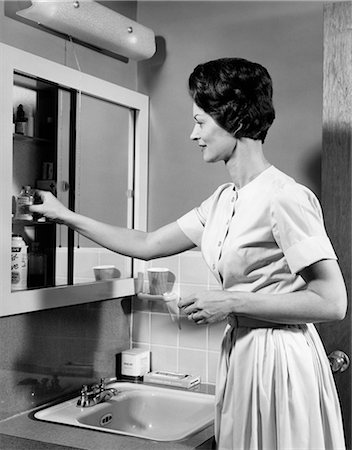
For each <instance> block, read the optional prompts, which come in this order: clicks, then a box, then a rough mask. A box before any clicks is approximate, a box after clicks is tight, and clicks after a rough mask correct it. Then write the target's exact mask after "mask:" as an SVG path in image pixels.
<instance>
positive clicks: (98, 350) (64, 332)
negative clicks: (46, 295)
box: [0, 1, 137, 419]
mask: <svg viewBox="0 0 352 450" xmlns="http://www.w3.org/2000/svg"><path fill="white" fill-rule="evenodd" d="M28 3H29V2H17V1H11V2H3V1H0V41H1V42H3V43H6V44H8V45H12V46H14V47H17V48H20V49H22V50H25V51H28V52H31V53H34V54H37V55H39V56H42V57H44V58H47V59H50V60H53V61H56V62H58V63H61V64H65V65H67V66H69V67H72V68H75V69H77V64H76V57H77V59H78V61H79V64H80V67H81V69H82V71H84V72H87V73H89V74H91V75H93V76H97V77H100V78H102V79H104V80H107V81H111V82H114V83H117V84H120V85H122V86H125V87H127V88H130V89H136V85H137V63H136V62H134V61H131V62H129V63H128V64H126V63H124V62H121V61H119V60H116V59H112V58H109V57H107V56H104V55H102V54H99V53H97V52H93V51H91V50H89V49H87V48H84V47H81V46H78V45H75V46H74V47H73V46H72V45H71V44H69V43H68V42H65V41H64V40H63V39H60V38H58V37H56V36H53V35H51V34H48V33H44V32H42V31H40V30H38V29H34V28H33V27H30V26H28V25H24V24H22V23H20V22H18V21H16V20H13V19H11V18H10V17H9V16H8V15H6V14H10V13H11V9H12V10H13V8H16V7H17V8H19V7H20V8H19V9H21V8H22V9H23V8H24V7H26V6H27V5H28ZM109 3H110V2H109ZM109 6H111V7H115V8H116V10H117V11H119V12H121V13H122V14H124V15H126V16H130V17H131V18H132V19H135V18H136V2H118V3H117V4H115V5H113V4H111V5H109ZM5 12H6V14H5ZM95 163H97V162H95ZM100 252H101V251H100ZM100 256H101V255H100ZM100 256H99V258H100ZM97 257H98V256H97ZM85 260H86V258H85ZM90 267H91V266H90ZM84 268H85V267H83V268H82V270H81V271H80V273H78V275H79V276H80V278H82V280H81V281H83V279H84V278H85V277H86V276H87V274H86V273H85V272H84V270H83V269H84ZM90 271H91V270H90ZM130 319H131V315H130V299H128V298H127V299H123V300H119V299H117V300H109V301H105V302H98V303H92V304H89V305H82V306H70V307H66V308H65V307H64V308H59V309H52V310H45V311H39V312H34V313H29V314H20V315H17V316H12V317H5V318H0V384H1V387H2V389H1V394H0V403H1V409H0V410H1V411H0V419H3V418H6V417H8V416H11V415H13V414H15V413H18V412H20V411H24V410H26V409H29V408H31V407H33V406H35V405H37V404H39V403H42V402H45V401H48V400H50V399H52V398H54V397H56V396H60V395H62V394H65V393H68V392H70V391H73V390H77V389H78V388H79V387H80V386H81V385H82V383H83V382H93V380H94V381H96V380H97V379H98V378H99V377H100V376H113V375H114V374H115V354H116V353H119V352H120V351H122V350H124V349H126V348H128V347H129V345H130V341H129V330H130Z"/></svg>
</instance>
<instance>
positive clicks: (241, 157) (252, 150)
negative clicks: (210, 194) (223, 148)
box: [225, 138, 271, 189]
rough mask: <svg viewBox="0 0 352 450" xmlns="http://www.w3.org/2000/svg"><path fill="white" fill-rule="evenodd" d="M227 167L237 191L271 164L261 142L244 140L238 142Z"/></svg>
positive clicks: (227, 162)
mask: <svg viewBox="0 0 352 450" xmlns="http://www.w3.org/2000/svg"><path fill="white" fill-rule="evenodd" d="M225 165H226V168H227V170H228V171H229V174H230V177H231V180H232V182H233V183H234V184H235V187H236V189H241V188H243V187H244V186H245V185H246V184H248V183H249V182H251V181H252V180H254V178H256V177H257V176H258V175H259V174H261V173H262V172H263V171H264V170H265V169H267V168H268V167H270V165H271V164H270V163H269V162H268V161H267V160H266V158H265V156H264V153H263V147H262V142H261V141H254V140H253V139H248V138H243V139H239V140H238V141H237V146H236V149H235V151H234V152H233V154H232V156H231V158H230V159H229V160H228V161H226V163H225Z"/></svg>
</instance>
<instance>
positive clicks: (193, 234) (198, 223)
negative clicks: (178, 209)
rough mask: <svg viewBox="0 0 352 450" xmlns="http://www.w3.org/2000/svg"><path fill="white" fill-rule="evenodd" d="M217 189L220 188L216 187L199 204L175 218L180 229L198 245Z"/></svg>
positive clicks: (216, 194)
mask: <svg viewBox="0 0 352 450" xmlns="http://www.w3.org/2000/svg"><path fill="white" fill-rule="evenodd" d="M219 190H220V189H217V190H216V191H215V192H214V194H213V195H211V196H210V197H209V198H207V199H206V200H204V202H202V203H201V205H200V206H198V207H197V208H194V209H192V210H191V211H189V212H188V213H186V214H185V215H184V216H182V217H180V218H179V219H178V220H177V223H178V225H179V227H180V228H181V230H182V231H183V232H184V233H185V235H186V236H187V237H188V238H189V239H191V241H192V242H194V243H195V245H197V246H198V247H200V246H201V242H202V236H203V231H204V227H205V224H206V222H207V218H208V215H209V211H210V210H211V208H212V205H213V204H214V201H215V199H216V198H217V196H218V191H219Z"/></svg>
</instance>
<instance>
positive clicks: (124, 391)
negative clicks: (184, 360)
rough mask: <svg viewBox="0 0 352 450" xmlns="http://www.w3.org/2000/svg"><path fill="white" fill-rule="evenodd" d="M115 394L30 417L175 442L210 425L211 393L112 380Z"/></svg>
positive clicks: (212, 411)
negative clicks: (94, 402) (90, 403)
mask: <svg viewBox="0 0 352 450" xmlns="http://www.w3.org/2000/svg"><path fill="white" fill-rule="evenodd" d="M109 387H112V388H115V389H117V390H118V394H117V395H115V396H114V397H112V398H111V399H110V400H109V401H107V402H105V403H100V404H98V405H95V406H92V407H88V408H81V407H77V406H76V404H77V400H78V397H76V398H74V399H72V400H68V401H65V402H63V403H60V404H57V405H54V406H50V407H48V408H45V409H42V410H40V411H37V412H36V413H35V414H34V417H35V418H36V419H39V420H43V421H47V422H55V423H60V424H66V425H73V426H76V427H80V428H89V429H92V430H98V431H104V432H107V433H116V434H123V435H128V436H135V437H140V438H143V439H152V440H155V441H177V440H181V439H184V438H187V437H189V436H191V435H192V434H194V433H196V432H198V431H200V430H202V429H203V428H205V427H207V426H208V425H211V424H212V423H213V420H214V396H213V395H211V394H203V393H199V392H194V391H186V390H181V389H173V388H168V387H163V386H160V387H159V386H150V385H146V384H135V383H129V382H116V383H111V384H109Z"/></svg>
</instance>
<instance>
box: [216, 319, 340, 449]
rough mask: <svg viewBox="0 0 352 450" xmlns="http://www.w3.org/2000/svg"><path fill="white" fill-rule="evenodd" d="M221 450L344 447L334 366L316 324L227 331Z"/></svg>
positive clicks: (219, 404) (219, 399)
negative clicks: (331, 366)
mask: <svg viewBox="0 0 352 450" xmlns="http://www.w3.org/2000/svg"><path fill="white" fill-rule="evenodd" d="M215 435H216V436H215V437H216V441H217V449H218V450H340V449H345V443H344V435H343V427H342V419H341V411H340V404H339V400H338V396H337V392H336V388H335V382H334V379H333V376H332V372H331V368H330V364H329V361H328V358H327V356H326V353H325V350H324V347H323V345H322V342H321V340H320V337H319V335H318V333H317V331H316V329H315V327H314V325H313V324H308V325H292V326H291V325H282V326H279V325H278V326H277V327H276V326H274V327H268V326H266V327H265V326H262V327H261V326H257V327H252V326H238V323H236V319H235V318H234V319H232V323H229V325H228V326H227V328H226V330H225V335H224V339H223V342H222V348H221V355H220V361H219V367H218V378H217V392H216V419H215Z"/></svg>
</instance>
